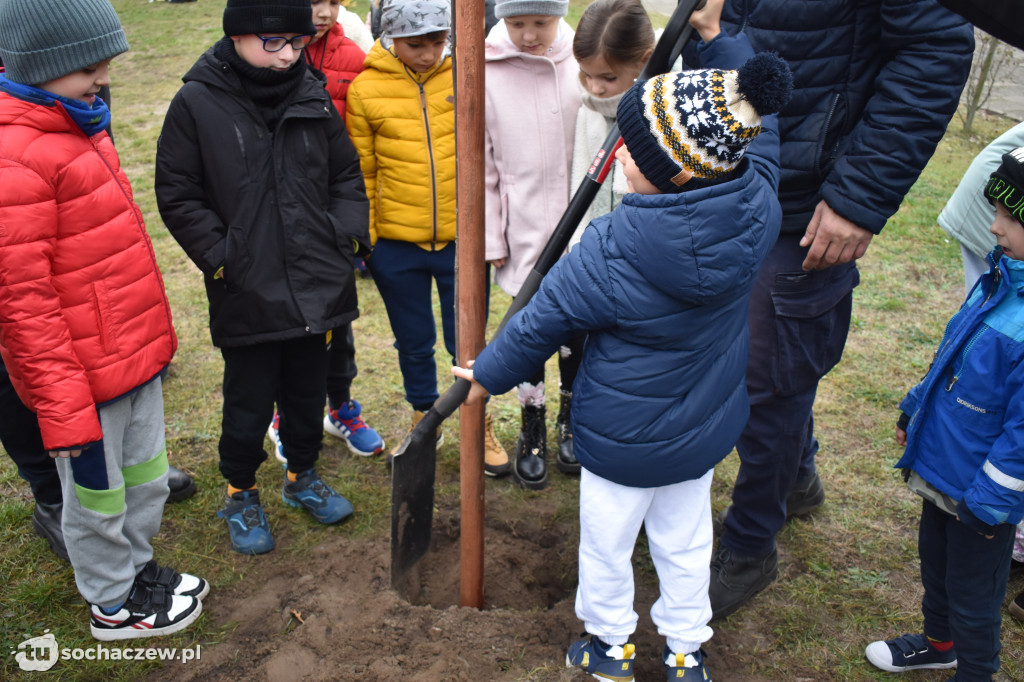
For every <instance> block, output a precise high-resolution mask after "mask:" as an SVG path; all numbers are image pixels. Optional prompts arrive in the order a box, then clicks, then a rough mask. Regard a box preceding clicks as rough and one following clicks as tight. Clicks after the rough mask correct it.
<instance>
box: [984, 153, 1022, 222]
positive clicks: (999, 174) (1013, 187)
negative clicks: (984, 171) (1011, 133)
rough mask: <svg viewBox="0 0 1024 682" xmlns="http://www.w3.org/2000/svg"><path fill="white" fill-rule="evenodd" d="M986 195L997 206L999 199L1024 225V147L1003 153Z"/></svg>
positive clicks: (989, 181) (987, 186) (986, 189)
mask: <svg viewBox="0 0 1024 682" xmlns="http://www.w3.org/2000/svg"><path fill="white" fill-rule="evenodd" d="M985 196H986V197H987V198H988V200H989V201H990V202H991V203H992V205H993V206H995V203H996V202H997V201H998V202H999V203H1001V204H1002V205H1003V206H1005V207H1006V209H1007V210H1008V211H1009V212H1010V215H1012V216H1013V217H1014V218H1016V219H1017V221H1018V222H1019V223H1021V225H1024V215H1021V214H1022V213H1024V147H1017V148H1016V149H1014V150H1013V151H1012V152H1007V153H1005V154H1003V161H1002V163H1000V164H999V168H997V169H996V170H995V172H994V173H992V175H991V176H990V177H989V180H988V184H987V185H986V186H985Z"/></svg>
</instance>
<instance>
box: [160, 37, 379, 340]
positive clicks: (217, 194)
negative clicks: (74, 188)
mask: <svg viewBox="0 0 1024 682" xmlns="http://www.w3.org/2000/svg"><path fill="white" fill-rule="evenodd" d="M183 80H184V81H185V85H184V86H182V88H181V90H179V91H178V94H177V95H176V96H175V97H174V99H173V101H172V102H171V105H170V108H169V109H168V111H167V117H166V118H165V119H164V127H163V131H162V132H161V135H160V140H159V143H158V146H157V158H156V197H157V204H158V206H159V209H160V215H161V216H162V217H163V220H164V223H165V224H166V225H167V228H168V230H170V232H171V234H172V235H173V236H174V238H175V239H176V240H177V241H178V243H179V244H181V246H182V248H184V249H185V252H186V253H187V254H188V256H189V258H191V259H192V261H193V262H194V263H195V264H196V265H197V266H198V267H199V269H200V270H201V271H202V272H203V275H204V277H205V281H206V293H207V296H208V297H209V301H210V334H211V336H212V338H213V343H214V345H216V346H244V345H249V344H254V343H262V342H266V341H278V340H285V339H290V338H297V337H301V336H303V335H306V334H320V333H324V332H326V331H328V330H331V329H334V328H336V327H338V326H340V325H342V324H344V323H346V322H349V321H351V320H352V319H354V318H355V317H357V316H358V314H359V313H358V301H357V298H356V289H355V280H354V278H353V262H354V258H355V251H356V249H357V245H358V248H359V250H360V252H362V250H363V249H365V250H366V252H368V251H369V243H370V237H369V228H368V221H369V205H368V203H367V198H366V191H365V188H364V185H363V177H362V174H361V172H360V170H359V157H358V155H357V154H356V151H355V149H354V147H353V146H352V143H351V142H350V141H349V138H348V134H347V133H346V132H345V127H344V124H343V123H342V121H341V118H340V117H339V116H338V114H337V112H336V111H335V109H334V106H333V105H332V104H331V100H330V96H329V95H328V93H327V91H326V90H325V89H324V86H323V83H322V82H320V80H318V79H317V78H316V76H314V75H313V74H312V73H309V72H307V73H306V74H305V76H304V80H303V82H302V83H301V84H300V85H299V86H298V89H297V91H296V93H295V94H294V95H293V97H292V101H291V104H290V105H289V106H288V108H287V110H286V111H285V113H284V114H283V115H282V116H281V117H280V119H279V121H278V123H277V125H276V129H275V130H269V129H268V128H267V126H266V124H265V123H264V121H263V118H262V116H261V115H260V113H259V111H257V109H256V107H255V106H254V105H253V103H252V101H251V99H249V98H248V97H247V96H246V94H245V93H244V91H243V90H242V87H241V83H240V80H239V78H238V76H237V75H236V74H235V73H234V71H233V70H232V68H231V67H230V65H229V64H228V63H227V62H225V61H223V60H221V59H219V58H217V57H216V56H215V55H214V52H213V50H212V49H211V50H209V51H207V52H206V53H205V54H204V55H203V56H202V57H200V58H199V60H198V61H197V62H196V64H195V65H194V66H193V67H192V68H191V69H190V70H189V71H188V73H186V74H185V76H184V78H183ZM221 267H223V268H224V270H223V278H216V279H215V278H214V275H215V274H216V273H217V271H218V270H219V269H220V268H221Z"/></svg>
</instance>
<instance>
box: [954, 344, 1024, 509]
mask: <svg viewBox="0 0 1024 682" xmlns="http://www.w3.org/2000/svg"><path fill="white" fill-rule="evenodd" d="M1006 382H1007V386H1008V392H1007V395H1008V396H1009V399H1008V400H1007V401H1006V406H1007V407H1006V412H1005V414H1004V417H1003V430H1002V433H1001V434H1000V435H999V437H998V438H996V440H995V442H994V443H993V444H992V448H991V450H989V453H988V457H987V458H986V459H985V464H984V465H983V466H982V467H981V469H980V470H979V471H978V473H977V474H975V476H974V481H973V482H972V483H971V486H970V487H969V488H968V489H967V490H965V491H964V502H965V503H966V504H967V506H968V507H970V510H971V512H972V513H973V514H974V515H975V516H976V517H978V519H979V520H981V521H982V522H983V523H986V524H989V525H991V526H996V525H999V524H1000V523H1005V522H1006V521H1007V518H1008V517H1010V516H1011V515H1013V520H1014V522H1015V521H1016V520H1017V519H1019V518H1020V512H1021V510H1022V509H1024V363H1018V364H1017V366H1016V367H1014V368H1013V369H1012V370H1011V371H1010V373H1009V375H1008V376H1007V377H1006Z"/></svg>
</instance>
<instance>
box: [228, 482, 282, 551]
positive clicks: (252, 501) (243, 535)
mask: <svg viewBox="0 0 1024 682" xmlns="http://www.w3.org/2000/svg"><path fill="white" fill-rule="evenodd" d="M217 516H219V517H221V518H222V519H225V520H226V521H227V522H228V535H230V536H231V548H232V549H233V550H235V551H236V552H240V553H241V554H265V553H266V552H269V551H270V550H272V549H274V536H273V535H271V534H270V526H269V525H267V517H266V516H264V515H263V506H262V505H261V504H260V491H258V490H243V491H241V492H237V493H235V494H234V495H229V496H228V497H226V498H225V499H224V508H223V509H221V510H220V511H219V512H217Z"/></svg>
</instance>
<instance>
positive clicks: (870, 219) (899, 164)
mask: <svg viewBox="0 0 1024 682" xmlns="http://www.w3.org/2000/svg"><path fill="white" fill-rule="evenodd" d="M880 12H881V16H880V17H879V20H880V21H881V22H882V29H881V40H882V41H883V44H882V45H881V46H879V49H880V50H882V51H883V52H885V53H888V54H890V55H891V56H890V58H889V61H888V63H887V64H886V65H885V66H884V67H883V68H882V70H881V72H880V73H879V75H878V77H877V78H876V79H875V90H874V93H873V94H872V96H871V98H870V99H869V100H868V103H867V106H866V107H865V109H864V112H863V114H862V115H861V118H860V120H859V121H858V122H857V124H856V126H855V127H854V128H853V130H852V131H851V132H850V134H849V136H848V138H847V140H846V141H845V143H844V149H843V150H842V151H841V153H840V156H839V158H838V159H837V160H836V162H835V164H834V166H833V167H832V170H831V171H830V173H829V175H828V177H827V178H826V179H825V182H824V184H823V185H822V187H821V196H822V198H823V199H824V200H825V201H826V202H827V203H828V205H829V206H830V207H831V208H832V209H833V210H834V211H835V212H836V213H838V214H839V215H841V216H843V217H844V218H846V219H847V220H850V221H852V222H854V223H855V224H857V225H859V226H860V227H863V228H864V229H867V230H870V231H871V232H874V233H875V234H878V233H879V232H881V231H882V228H883V227H884V226H885V222H886V221H887V220H888V219H889V217H890V216H892V215H893V214H894V213H895V212H896V209H898V208H899V205H900V202H902V201H903V197H904V195H905V194H906V193H907V191H908V190H909V189H910V187H911V185H913V184H914V182H915V181H916V180H917V177H918V175H920V173H921V171H922V170H923V169H924V167H925V164H926V163H928V159H930V158H931V156H932V154H933V153H934V151H935V147H936V145H937V144H938V142H939V140H940V139H941V138H942V135H943V134H944V133H945V132H946V126H947V125H948V124H949V120H950V118H951V117H952V116H953V114H954V112H956V107H957V104H958V103H959V101H960V92H961V91H962V90H963V87H964V84H965V83H966V82H967V77H968V75H969V74H970V70H971V58H972V56H973V53H974V34H973V32H972V29H971V27H970V25H968V24H967V23H966V22H965V21H964V20H963V19H962V18H961V17H959V16H958V15H956V14H954V13H953V12H950V11H949V10H947V9H945V8H944V7H942V6H941V5H939V4H938V2H937V0H883V1H882V3H881V10H880Z"/></svg>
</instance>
